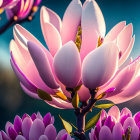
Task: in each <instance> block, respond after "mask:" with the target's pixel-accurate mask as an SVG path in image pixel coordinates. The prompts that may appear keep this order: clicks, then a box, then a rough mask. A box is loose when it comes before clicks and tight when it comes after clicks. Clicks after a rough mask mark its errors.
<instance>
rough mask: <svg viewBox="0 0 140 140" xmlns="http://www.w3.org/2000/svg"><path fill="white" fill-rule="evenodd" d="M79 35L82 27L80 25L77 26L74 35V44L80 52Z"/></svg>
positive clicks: (80, 41)
mask: <svg viewBox="0 0 140 140" xmlns="http://www.w3.org/2000/svg"><path fill="white" fill-rule="evenodd" d="M81 35H82V29H81V26H79V27H78V31H77V34H76V37H75V44H76V46H77V48H78V50H79V52H80V49H81V43H82V39H81Z"/></svg>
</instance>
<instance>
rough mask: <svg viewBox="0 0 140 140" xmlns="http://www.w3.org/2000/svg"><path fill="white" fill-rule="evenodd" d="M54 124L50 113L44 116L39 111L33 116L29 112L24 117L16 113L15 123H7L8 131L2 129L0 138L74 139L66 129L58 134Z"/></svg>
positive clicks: (18, 139)
mask: <svg viewBox="0 0 140 140" xmlns="http://www.w3.org/2000/svg"><path fill="white" fill-rule="evenodd" d="M53 124H54V117H52V116H51V114H50V113H47V114H46V115H45V116H44V117H42V116H41V114H40V113H39V112H38V113H37V114H35V113H33V114H32V115H31V117H30V116H29V115H28V114H24V115H23V117H22V118H20V117H19V116H18V115H16V116H15V119H14V123H13V124H12V123H11V122H9V121H8V122H7V123H6V125H5V131H6V132H4V131H3V130H1V131H0V140H74V139H73V138H71V136H70V135H69V134H68V133H67V132H66V130H64V129H63V130H61V131H59V133H58V134H57V131H56V128H55V127H54V125H53Z"/></svg>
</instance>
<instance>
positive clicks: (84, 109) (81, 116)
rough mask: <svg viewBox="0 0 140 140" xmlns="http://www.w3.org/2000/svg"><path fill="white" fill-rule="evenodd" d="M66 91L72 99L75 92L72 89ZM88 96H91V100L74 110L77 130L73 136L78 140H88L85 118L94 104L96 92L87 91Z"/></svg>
mask: <svg viewBox="0 0 140 140" xmlns="http://www.w3.org/2000/svg"><path fill="white" fill-rule="evenodd" d="M67 90H68V91H71V98H73V96H74V94H75V91H74V90H73V89H67ZM89 90H90V94H91V99H90V101H89V102H88V103H87V102H83V103H82V105H81V107H78V108H76V109H75V115H76V119H77V128H78V130H77V131H75V132H74V135H75V136H76V137H77V138H79V139H80V140H88V138H87V137H86V135H85V117H86V115H87V113H88V112H90V111H91V110H92V108H93V106H94V104H95V103H96V101H97V100H96V99H95V95H96V92H95V90H92V89H89Z"/></svg>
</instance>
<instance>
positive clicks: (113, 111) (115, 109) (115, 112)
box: [108, 106, 120, 121]
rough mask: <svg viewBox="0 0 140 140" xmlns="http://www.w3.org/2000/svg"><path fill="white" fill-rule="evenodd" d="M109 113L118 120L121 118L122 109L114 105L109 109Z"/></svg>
mask: <svg viewBox="0 0 140 140" xmlns="http://www.w3.org/2000/svg"><path fill="white" fill-rule="evenodd" d="M108 115H110V116H113V117H114V118H115V119H116V120H117V121H119V119H120V110H119V108H118V107H117V106H113V107H111V108H110V109H109V111H108Z"/></svg>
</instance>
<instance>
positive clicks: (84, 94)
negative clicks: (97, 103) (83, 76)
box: [78, 85, 91, 102]
mask: <svg viewBox="0 0 140 140" xmlns="http://www.w3.org/2000/svg"><path fill="white" fill-rule="evenodd" d="M78 95H79V99H80V101H81V102H85V101H87V100H88V99H89V98H90V96H91V95H90V92H89V89H88V88H86V87H85V86H84V85H82V87H81V88H80V90H78Z"/></svg>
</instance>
